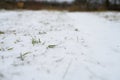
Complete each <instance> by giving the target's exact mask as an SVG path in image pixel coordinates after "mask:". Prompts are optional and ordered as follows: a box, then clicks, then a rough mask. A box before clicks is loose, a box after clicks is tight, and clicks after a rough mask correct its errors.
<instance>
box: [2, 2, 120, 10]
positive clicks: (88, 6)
mask: <svg viewBox="0 0 120 80" xmlns="http://www.w3.org/2000/svg"><path fill="white" fill-rule="evenodd" d="M0 8H6V9H7V8H11V9H12V8H25V9H28V8H29V9H41V8H52V9H53V8H54V9H58V8H59V9H68V10H119V11H120V0H74V1H73V2H71V3H69V2H61V3H59V2H58V1H57V0H51V1H49V2H48V1H47V0H42V1H38V0H4V1H3V0H0Z"/></svg>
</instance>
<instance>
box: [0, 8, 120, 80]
mask: <svg viewBox="0 0 120 80" xmlns="http://www.w3.org/2000/svg"><path fill="white" fill-rule="evenodd" d="M119 61H120V13H119V12H67V11H45V10H42V11H25V10H16V11H5V10H0V80H120V62H119Z"/></svg>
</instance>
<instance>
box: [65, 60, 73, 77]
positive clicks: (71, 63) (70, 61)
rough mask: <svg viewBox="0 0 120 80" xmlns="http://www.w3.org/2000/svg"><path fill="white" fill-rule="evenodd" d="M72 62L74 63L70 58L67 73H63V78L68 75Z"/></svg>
mask: <svg viewBox="0 0 120 80" xmlns="http://www.w3.org/2000/svg"><path fill="white" fill-rule="evenodd" d="M71 64H72V60H70V62H69V64H68V66H67V68H66V71H65V73H64V75H63V79H64V78H65V77H66V75H67V73H68V71H69V69H70V66H71Z"/></svg>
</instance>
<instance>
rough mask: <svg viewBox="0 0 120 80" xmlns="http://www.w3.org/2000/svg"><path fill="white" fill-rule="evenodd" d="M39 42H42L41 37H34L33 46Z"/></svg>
mask: <svg viewBox="0 0 120 80" xmlns="http://www.w3.org/2000/svg"><path fill="white" fill-rule="evenodd" d="M39 43H41V40H40V39H38V40H37V39H35V38H32V44H33V46H34V45H36V44H39Z"/></svg>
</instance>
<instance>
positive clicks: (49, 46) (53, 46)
mask: <svg viewBox="0 0 120 80" xmlns="http://www.w3.org/2000/svg"><path fill="white" fill-rule="evenodd" d="M56 46H57V45H48V47H47V49H49V48H55V47H56Z"/></svg>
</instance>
